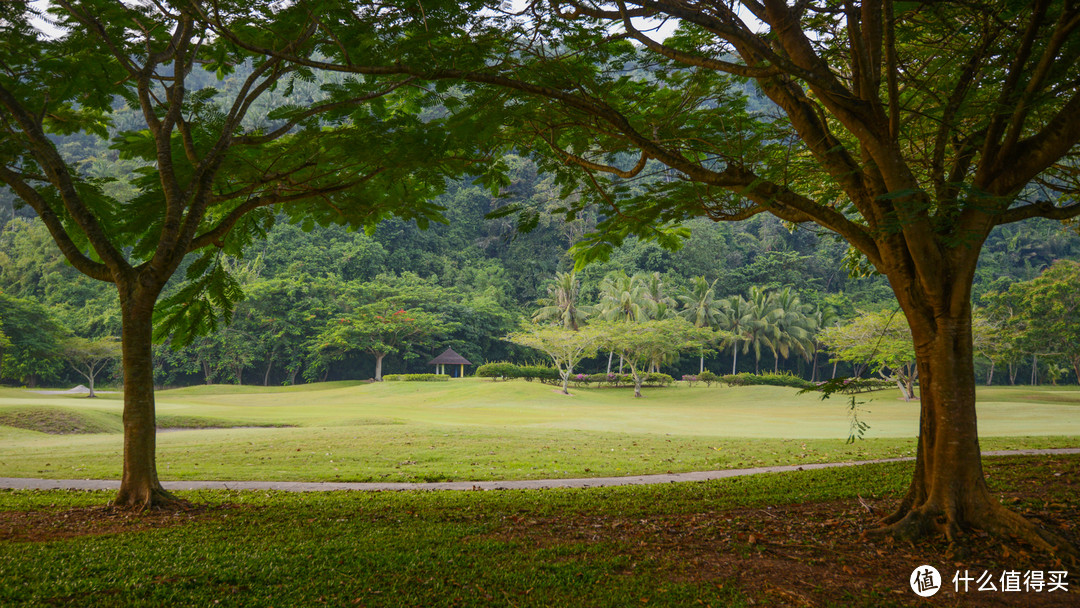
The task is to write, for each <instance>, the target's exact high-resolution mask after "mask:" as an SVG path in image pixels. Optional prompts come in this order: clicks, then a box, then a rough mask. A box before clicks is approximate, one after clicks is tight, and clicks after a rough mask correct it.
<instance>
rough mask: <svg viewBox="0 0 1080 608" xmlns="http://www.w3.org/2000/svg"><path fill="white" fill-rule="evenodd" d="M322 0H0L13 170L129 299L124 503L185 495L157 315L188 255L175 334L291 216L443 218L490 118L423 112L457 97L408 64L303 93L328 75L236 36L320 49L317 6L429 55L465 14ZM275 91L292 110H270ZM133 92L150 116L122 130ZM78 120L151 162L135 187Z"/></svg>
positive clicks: (215, 299) (376, 44)
mask: <svg viewBox="0 0 1080 608" xmlns="http://www.w3.org/2000/svg"><path fill="white" fill-rule="evenodd" d="M308 4H309V3H294V4H284V5H283V4H281V3H278V2H262V1H257V2H247V1H245V2H230V1H226V2H213V3H210V2H207V3H203V2H199V1H196V0H192V1H183V0H178V1H177V2H168V3H157V2H153V3H142V2H130V3H124V2H120V1H117V0H86V1H83V2H75V1H67V0H57V1H56V2H52V3H49V6H50V7H51V8H50V9H49V11H50V13H51V16H50V18H49V20H50V22H51V23H52V25H53V29H51V30H50V31H48V32H46V31H43V30H42V29H40V28H39V27H38V26H37V25H35V24H36V23H39V22H37V21H35V19H34V12H35V11H36V10H37V9H35V8H34V5H31V4H29V3H26V4H12V5H10V6H6V7H5V8H4V9H3V14H2V17H0V29H2V35H0V183H2V184H4V185H6V186H7V187H8V188H9V189H11V190H12V191H13V192H14V193H15V194H16V195H17V196H18V197H19V199H20V200H21V201H22V202H23V203H25V204H26V205H29V206H30V207H31V208H33V210H34V211H35V212H36V213H37V215H38V217H39V218H40V219H41V220H42V222H43V223H44V224H45V226H46V228H48V230H49V233H50V235H51V236H52V238H53V240H54V241H55V242H56V245H57V246H58V247H59V248H60V250H61V251H62V252H63V254H64V256H65V257H66V258H67V261H68V262H70V263H71V265H72V266H73V267H75V268H76V269H77V270H79V271H80V272H82V273H84V274H86V275H88V276H90V277H92V278H95V279H98V280H101V281H105V282H109V283H112V284H114V285H115V287H116V291H117V293H118V295H119V301H120V309H121V317H122V325H123V331H122V340H121V342H122V348H123V375H124V471H123V477H122V480H121V486H120V491H119V493H118V495H117V497H116V500H115V503H116V504H118V505H130V506H151V505H154V504H157V503H164V502H168V501H171V500H172V498H171V497H170V496H169V494H168V493H167V492H165V491H164V490H163V489H162V487H161V485H160V483H159V482H158V476H157V468H156V464H155V422H154V391H153V386H154V385H153V362H152V349H151V328H152V326H153V324H154V314H155V305H156V304H157V303H158V298H159V296H160V295H161V294H162V292H163V290H164V289H165V286H166V283H167V282H168V281H169V280H170V278H171V277H172V276H173V275H174V273H176V271H177V269H178V268H180V267H181V263H182V262H183V261H184V259H185V257H187V256H188V254H190V253H197V254H198V257H197V259H196V260H195V261H194V262H193V263H191V264H190V265H189V266H188V268H187V271H186V275H187V278H188V279H189V283H188V284H187V285H186V286H185V287H183V288H182V289H179V290H178V291H177V292H176V293H175V295H173V296H171V297H170V298H169V299H168V300H167V301H166V302H164V304H165V306H164V307H161V306H159V307H157V308H159V309H160V310H159V313H161V314H162V315H163V316H164V317H165V318H167V319H168V321H167V322H165V323H164V324H162V325H161V327H160V329H161V331H162V332H163V333H173V334H174V335H173V341H174V343H183V342H184V341H185V340H186V339H188V338H190V336H191V335H192V334H194V333H198V331H199V330H209V329H212V328H213V321H212V320H213V319H214V318H215V314H214V312H215V310H220V311H221V312H222V313H224V314H223V316H224V317H226V318H227V317H228V316H229V312H230V310H229V309H230V308H231V303H232V302H234V301H235V300H236V299H237V298H239V297H240V294H239V290H238V285H237V283H236V281H235V280H233V279H231V278H230V276H229V275H228V273H227V272H226V269H225V267H224V266H223V264H222V260H223V258H224V257H225V256H227V255H237V254H239V253H240V252H241V251H242V249H243V247H244V245H245V244H247V243H248V242H250V241H251V240H253V239H256V238H259V237H261V236H262V235H263V234H264V233H265V231H266V229H267V228H268V227H269V226H270V224H272V223H273V221H274V220H275V218H276V217H277V215H276V214H279V213H281V214H284V215H285V216H286V217H288V219H289V220H291V221H295V222H302V223H304V224H305V225H312V224H314V223H315V222H318V223H323V224H326V223H331V222H336V223H342V224H350V225H353V226H368V225H372V224H374V223H375V222H377V221H379V220H380V219H381V218H384V217H387V216H390V215H393V214H396V215H398V216H401V217H404V218H414V219H416V220H417V221H418V223H420V224H421V226H423V225H426V223H427V221H428V220H430V219H438V218H439V215H438V211H439V209H438V208H437V207H436V206H435V205H434V204H432V203H431V202H429V201H430V199H431V197H432V196H433V195H434V194H435V193H437V192H439V191H441V190H442V188H443V186H444V184H445V179H446V177H447V176H448V175H449V174H451V173H456V172H458V171H460V170H462V169H463V167H465V166H467V164H468V163H469V162H470V159H471V158H475V157H474V155H472V154H471V153H470V149H468V148H466V147H463V145H462V144H461V142H462V140H463V138H476V137H483V136H484V133H485V130H486V129H488V128H490V127H488V123H472V124H469V122H468V121H467V120H462V119H461V116H463V114H462V113H460V112H457V113H456V112H452V111H449V107H448V106H446V107H444V108H443V110H442V111H441V112H440V113H439V114H438V115H429V116H425V117H421V116H420V114H421V112H424V111H425V110H427V109H429V108H431V107H433V106H435V105H437V104H439V103H441V102H443V101H444V100H443V98H441V97H440V95H441V94H442V92H444V91H443V90H444V89H445V87H439V86H433V87H416V86H414V85H415V79H414V78H413V77H409V76H402V75H398V76H387V77H385V78H384V77H380V76H378V75H375V74H373V75H371V76H367V77H341V78H337V79H335V80H326V81H324V84H323V85H322V86H321V87H320V88H319V89H315V88H314V87H307V91H308V92H309V93H310V95H306V96H305V97H303V98H295V99H294V98H293V97H292V96H293V94H294V92H295V91H297V90H299V89H301V88H304V86H305V85H307V84H308V83H311V82H312V81H313V80H315V79H316V76H317V75H316V74H314V73H313V71H312V70H310V69H308V68H306V67H303V66H301V65H300V64H299V63H298V62H296V61H289V60H286V59H284V58H282V57H281V56H275V55H258V54H253V53H251V52H248V51H247V50H245V48H244V45H241V44H237V43H236V41H246V42H247V43H249V44H251V45H256V46H258V45H266V46H271V47H274V48H276V49H278V50H280V51H284V52H287V53H288V54H289V55H290V56H295V57H296V58H297V59H310V58H311V57H313V56H316V55H320V54H321V53H325V51H324V50H323V49H320V48H319V45H320V44H322V43H323V42H325V37H324V36H323V30H322V29H321V28H322V25H321V21H320V20H321V19H329V20H333V19H334V18H335V17H337V16H340V14H341V13H345V14H347V15H348V16H349V18H350V19H354V20H357V22H359V23H360V24H362V25H363V26H364V27H365V28H366V29H365V30H364V32H363V33H362V36H363V39H364V40H367V41H369V42H370V44H367V45H361V44H356V45H353V47H352V48H351V49H350V51H349V57H350V59H351V60H352V61H356V62H359V63H360V64H374V65H380V66H381V65H383V64H387V63H393V61H395V60H396V59H399V58H401V57H407V56H408V55H409V53H410V50H409V49H410V48H413V47H419V48H421V49H424V50H423V52H425V53H427V52H428V50H427V49H428V46H427V42H426V37H427V36H430V35H434V33H435V32H438V31H440V28H443V27H446V28H453V24H446V25H440V24H431V23H427V22H425V21H424V19H423V18H422V17H421V16H419V15H412V14H409V13H406V12H400V13H399V12H395V11H392V10H390V9H389V8H388V7H381V8H380V7H375V6H367V7H338V8H337V9H334V8H333V7H331V6H323V7H319V10H308V9H309V8H311V7H309V6H308ZM354 8H355V10H353V9H354ZM335 10H337V11H338V13H337V14H335V13H334V11H335ZM215 77H216V82H215ZM200 83H202V84H203V85H206V84H207V83H211V84H213V85H214V86H200ZM218 89H220V90H218ZM275 96H276V97H275ZM270 102H273V103H274V104H280V106H279V107H278V108H277V109H275V110H273V111H271V112H269V113H265V110H264V107H265V106H266V105H267V104H268V103H270ZM123 106H126V107H127V108H131V109H135V110H137V111H138V115H139V116H140V117H141V122H142V124H139V125H136V126H135V127H133V128H129V129H127V130H122V131H121V130H118V129H117V128H115V127H112V126H111V125H110V119H111V116H112V111H113V110H114V109H116V108H118V107H123ZM456 107H458V108H460V107H461V106H460V104H458V105H457V106H456ZM69 135H78V136H88V137H91V138H100V139H111V141H112V146H113V147H114V148H116V149H117V150H119V153H120V155H121V157H122V158H124V159H132V160H135V161H137V162H136V163H135V164H136V165H137V166H138V167H139V168H138V169H136V170H135V173H134V174H133V175H131V176H130V180H129V182H130V185H131V186H132V188H106V187H105V186H106V185H107V184H108V182H107V180H102V179H98V178H95V177H93V176H89V175H86V174H83V173H81V172H80V169H79V165H78V160H79V159H77V158H67V157H65V156H64V155H63V154H62V153H61V150H60V148H59V147H58V141H61V140H62V138H63V137H65V136H69ZM124 193H127V194H126V195H125V194H124ZM132 193H133V194H132Z"/></svg>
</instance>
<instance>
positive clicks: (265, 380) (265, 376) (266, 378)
mask: <svg viewBox="0 0 1080 608" xmlns="http://www.w3.org/2000/svg"><path fill="white" fill-rule="evenodd" d="M273 367H274V358H273V357H271V358H270V360H269V361H267V362H266V373H265V374H263V386H270V369H271V368H273Z"/></svg>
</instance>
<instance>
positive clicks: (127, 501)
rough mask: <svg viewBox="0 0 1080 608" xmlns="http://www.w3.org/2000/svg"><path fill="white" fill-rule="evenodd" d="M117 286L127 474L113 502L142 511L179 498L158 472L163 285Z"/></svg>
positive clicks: (125, 468)
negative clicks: (157, 372) (157, 337)
mask: <svg viewBox="0 0 1080 608" xmlns="http://www.w3.org/2000/svg"><path fill="white" fill-rule="evenodd" d="M117 288H118V289H119V290H120V310H121V315H122V321H123V332H122V338H121V346H122V349H123V368H124V418H123V419H124V473H123V477H122V478H121V479H120V491H119V492H118V493H117V495H116V499H115V500H114V501H113V504H114V505H116V506H120V507H129V508H140V509H146V508H150V507H157V506H165V505H168V504H173V503H175V502H177V500H176V498H175V497H173V495H172V494H170V493H168V492H167V491H165V489H164V488H162V487H161V483H160V482H159V481H158V475H157V461H156V452H155V448H156V440H157V428H156V424H155V412H154V361H153V348H152V341H151V339H152V329H153V313H154V302H155V301H156V300H157V293H158V289H150V290H146V289H145V288H139V287H130V286H128V287H125V286H124V285H122V284H119V283H118V285H117ZM159 289H160V288H159ZM125 292H127V293H125Z"/></svg>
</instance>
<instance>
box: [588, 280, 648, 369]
mask: <svg viewBox="0 0 1080 608" xmlns="http://www.w3.org/2000/svg"><path fill="white" fill-rule="evenodd" d="M597 310H598V311H599V314H600V316H601V317H603V318H604V319H607V320H609V321H624V322H627V323H636V322H638V321H643V320H645V319H646V318H647V312H648V301H647V298H646V297H645V289H644V286H643V285H642V283H641V277H640V275H634V276H629V275H627V274H626V273H625V272H623V271H621V270H620V271H617V272H611V273H608V275H607V276H605V277H604V280H603V281H601V282H600V303H599V304H598V305H597ZM613 354H614V353H613V352H609V353H608V367H607V373H609V374H610V373H611V358H612V355H613ZM622 363H623V362H622V357H620V358H619V373H620V374H621V373H622Z"/></svg>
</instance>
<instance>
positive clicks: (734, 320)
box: [720, 296, 751, 374]
mask: <svg viewBox="0 0 1080 608" xmlns="http://www.w3.org/2000/svg"><path fill="white" fill-rule="evenodd" d="M720 307H721V310H722V314H721V317H720V328H721V329H725V330H727V331H728V332H730V333H731V335H732V338H731V373H732V374H734V373H735V372H736V365H737V364H738V362H739V344H740V342H741V343H743V345H744V346H745V343H746V330H747V327H748V326H749V325H750V321H751V316H750V302H748V301H747V300H746V299H745V298H743V297H742V296H731V297H730V298H724V299H723V300H720Z"/></svg>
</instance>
